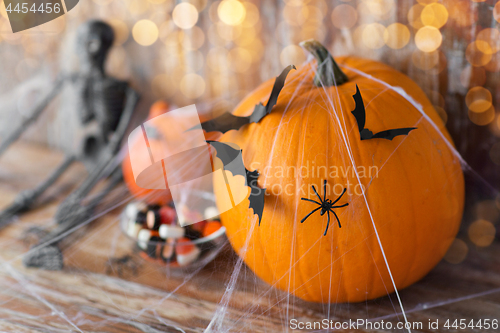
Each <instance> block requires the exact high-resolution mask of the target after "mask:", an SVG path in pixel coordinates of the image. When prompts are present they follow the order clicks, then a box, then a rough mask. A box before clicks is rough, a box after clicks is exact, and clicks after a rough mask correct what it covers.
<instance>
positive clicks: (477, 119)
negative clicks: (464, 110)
mask: <svg viewBox="0 0 500 333" xmlns="http://www.w3.org/2000/svg"><path fill="white" fill-rule="evenodd" d="M468 115H469V120H470V121H472V122H473V123H474V124H476V125H478V126H486V125H488V124H490V123H491V122H492V121H493V120H495V108H494V107H493V105H492V106H491V107H490V108H489V109H487V110H486V111H484V112H480V113H478V112H473V111H471V110H469V112H468Z"/></svg>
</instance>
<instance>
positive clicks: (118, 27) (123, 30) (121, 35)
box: [108, 19, 129, 45]
mask: <svg viewBox="0 0 500 333" xmlns="http://www.w3.org/2000/svg"><path fill="white" fill-rule="evenodd" d="M108 23H109V24H110V25H111V27H113V31H114V32H115V42H114V43H115V45H122V44H123V43H125V42H126V41H127V39H128V35H129V31H128V27H127V24H126V23H125V22H123V21H122V20H118V19H110V20H108Z"/></svg>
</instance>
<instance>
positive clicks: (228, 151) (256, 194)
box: [207, 141, 266, 226]
mask: <svg viewBox="0 0 500 333" xmlns="http://www.w3.org/2000/svg"><path fill="white" fill-rule="evenodd" d="M207 143H208V144H210V145H211V146H212V147H214V148H215V150H216V151H217V158H219V159H220V160H221V162H222V164H223V165H224V169H226V170H228V171H231V172H232V174H233V175H237V174H239V175H242V176H244V177H246V181H247V185H248V186H249V187H250V189H251V191H250V196H249V197H248V200H249V201H250V204H249V206H248V207H249V208H252V209H253V212H254V214H257V215H258V216H259V226H260V221H261V220H262V212H263V211H264V199H265V194H266V189H265V188H260V187H259V186H258V185H257V179H258V178H259V172H258V171H257V170H254V171H250V170H248V169H247V168H246V167H245V165H244V164H243V157H242V150H238V149H234V148H233V147H231V146H230V145H228V144H226V143H223V142H219V141H207ZM231 162H236V163H232V164H231ZM243 168H244V169H245V174H244V175H243V174H241V173H240V170H242V169H243Z"/></svg>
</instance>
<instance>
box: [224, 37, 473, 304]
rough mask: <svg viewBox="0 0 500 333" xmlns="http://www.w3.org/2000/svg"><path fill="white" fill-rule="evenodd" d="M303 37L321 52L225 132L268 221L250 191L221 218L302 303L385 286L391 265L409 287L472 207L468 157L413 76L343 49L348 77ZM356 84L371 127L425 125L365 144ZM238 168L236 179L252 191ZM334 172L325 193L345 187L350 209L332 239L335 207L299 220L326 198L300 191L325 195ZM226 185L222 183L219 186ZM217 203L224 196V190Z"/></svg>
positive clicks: (258, 265) (275, 281)
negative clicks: (268, 105)
mask: <svg viewBox="0 0 500 333" xmlns="http://www.w3.org/2000/svg"><path fill="white" fill-rule="evenodd" d="M304 46H305V48H306V49H308V50H309V51H310V52H311V53H312V54H313V55H314V56H315V58H316V61H312V62H310V63H306V64H305V65H304V66H302V67H300V68H298V70H297V71H292V72H291V74H290V75H289V76H288V78H287V82H286V83H285V86H284V88H283V90H282V91H281V94H280V96H279V98H278V102H277V104H276V106H275V107H274V108H273V110H272V112H271V113H270V114H269V115H267V116H266V117H264V118H263V119H262V120H261V121H260V122H259V123H252V124H249V125H247V126H245V127H243V128H241V129H240V130H238V131H229V132H227V133H225V134H224V135H223V136H222V138H221V140H220V141H223V142H231V143H235V144H237V145H238V146H239V147H241V148H242V150H243V160H244V163H245V165H246V166H247V168H248V169H250V170H254V169H257V170H258V171H259V172H260V174H261V175H260V177H259V178H258V185H259V186H260V187H261V188H267V192H266V198H265V206H264V211H263V215H262V222H261V224H260V226H259V225H258V218H257V216H256V215H254V214H253V211H252V210H251V209H249V208H248V206H249V201H248V200H245V201H243V202H241V203H240V204H238V205H237V206H236V207H235V208H234V209H231V210H229V211H227V212H225V213H223V214H222V215H221V219H222V223H223V225H224V226H225V227H226V229H227V235H228V237H229V241H230V243H231V245H232V246H233V248H234V249H235V250H236V252H237V253H238V254H239V255H240V256H241V257H242V258H243V260H244V261H245V263H246V264H247V265H248V266H249V267H250V268H251V269H252V270H253V271H254V272H255V274H256V275H258V276H259V277H260V278H261V279H263V280H264V281H266V282H268V283H269V284H271V285H272V286H275V287H278V288H280V289H282V290H285V291H287V292H290V293H292V294H294V295H296V296H298V297H300V298H302V299H304V300H307V301H313V302H359V301H364V300H367V299H373V298H377V297H380V296H383V295H387V294H388V293H390V292H392V291H394V285H393V282H392V280H391V276H390V274H389V269H390V272H391V274H392V278H393V279H394V283H395V286H396V287H397V288H398V289H400V288H404V287H407V286H409V285H411V284H412V283H414V282H416V281H418V280H419V279H421V278H422V277H423V276H425V275H426V274H427V273H428V272H429V271H430V270H431V269H432V268H433V267H434V266H435V265H436V264H437V263H438V262H439V261H440V260H441V259H442V257H443V256H444V254H445V253H446V251H447V249H448V247H449V246H450V244H451V243H452V241H453V239H454V237H455V236H456V234H457V232H458V229H459V225H460V221H461V217H462V212H463V204H464V180H463V174H462V170H461V165H460V161H459V159H458V157H457V155H456V154H455V153H454V152H453V148H452V147H453V144H452V143H451V142H452V141H451V138H450V136H449V134H448V132H447V131H446V129H445V127H444V124H443V122H442V120H441V119H440V117H439V116H438V114H437V112H436V111H435V110H434V108H433V107H432V105H431V103H430V101H429V100H428V99H427V97H426V96H425V94H424V92H423V91H422V90H421V89H420V88H419V87H418V86H417V84H416V83H415V82H413V81H412V80H411V79H410V78H408V77H407V76H405V75H403V74H402V73H400V72H398V71H396V70H394V69H392V68H390V67H389V66H387V65H385V64H382V63H379V62H376V61H372V60H366V59H360V58H356V57H341V58H338V64H339V65H340V66H341V67H342V68H343V69H344V73H345V74H344V73H343V72H342V71H341V70H340V68H339V67H338V66H337V64H336V63H335V61H334V60H333V58H332V57H331V56H330V55H329V53H328V51H327V50H326V49H325V48H324V47H323V46H321V44H319V43H317V42H314V41H309V42H306V43H304ZM317 63H320V64H321V65H320V66H319V67H316V66H317ZM362 73H365V74H362ZM273 83H274V80H269V81H267V82H265V83H263V84H262V85H261V86H259V87H258V88H257V89H256V90H255V91H253V92H252V93H251V94H250V95H249V96H248V97H247V98H245V99H244V100H243V101H242V102H241V103H240V104H239V105H238V106H237V107H236V109H235V110H234V112H233V113H234V114H235V115H238V116H248V115H250V114H251V113H252V111H253V109H254V106H255V105H256V104H258V103H259V102H263V103H265V101H266V100H267V98H268V96H269V94H270V91H271V89H272V86H273ZM320 83H321V84H320ZM356 85H358V87H359V89H360V91H361V93H362V97H363V100H364V104H365V107H366V124H367V125H366V127H367V128H369V129H371V130H372V131H374V132H378V131H382V130H386V129H391V128H401V127H410V126H416V127H417V129H416V130H413V131H411V132H410V133H409V134H408V135H407V136H398V137H396V138H394V139H393V140H392V141H390V140H385V139H370V140H363V141H361V140H360V133H359V131H358V126H357V123H356V120H355V118H354V116H353V115H352V114H351V111H352V110H354V107H355V102H354V100H353V95H354V93H355V92H356ZM390 87H398V88H396V89H391V88H390ZM401 91H403V92H401ZM404 94H408V95H409V96H411V98H412V99H413V100H414V103H410V101H409V100H408V99H407V98H405V97H404ZM417 104H419V105H420V106H421V107H422V109H423V112H425V114H426V115H427V117H428V118H430V120H432V122H430V121H428V120H427V119H426V118H424V117H423V115H422V114H421V113H420V112H419V111H418V110H417V109H416V106H417ZM434 124H436V125H434ZM354 168H355V170H356V171H357V174H356V173H355V172H353V169H354ZM370 168H371V169H370ZM370 170H371V171H372V172H371V173H370ZM375 171H376V173H375ZM237 177H238V176H235V177H233V178H235V179H232V180H231V179H230V180H229V181H230V183H232V184H231V185H230V187H231V188H233V185H234V186H235V188H236V187H237V186H239V190H241V191H247V192H248V188H247V187H243V186H242V182H241V181H239V180H237V179H236V178H237ZM358 177H359V178H358ZM325 179H326V180H327V181H328V185H329V189H328V190H327V193H326V198H329V199H332V200H334V199H335V198H337V197H338V196H339V195H340V192H341V191H342V189H343V188H347V189H348V190H347V193H346V194H345V195H344V196H343V198H342V200H341V201H340V202H339V204H340V203H345V202H348V203H349V206H347V207H344V208H342V209H338V210H336V213H337V215H338V217H339V219H340V221H341V224H342V227H341V228H339V227H338V225H337V221H336V220H335V218H334V217H333V216H332V220H331V223H330V227H329V229H328V232H327V234H326V236H323V233H324V230H325V226H326V223H327V215H326V214H325V215H323V216H321V215H320V212H319V211H318V212H316V213H314V214H312V215H311V216H310V217H309V218H308V219H307V220H306V221H305V222H304V223H300V221H301V220H302V219H303V218H304V217H305V216H306V215H307V214H308V213H310V212H311V211H312V210H313V209H314V208H315V207H317V206H316V205H315V204H313V203H310V202H307V201H303V200H301V197H306V198H309V199H312V200H317V197H316V196H315V194H314V192H312V190H311V189H312V186H313V185H314V186H315V188H316V189H318V191H319V193H320V195H321V196H323V195H324V194H323V181H324V180H325ZM362 188H364V194H365V195H364V196H363V190H362ZM223 190H225V189H224V188H215V191H216V195H217V193H218V192H219V191H223ZM217 200H218V202H219V203H222V204H224V205H226V204H227V203H223V202H222V201H223V200H224V199H223V196H218V195H217ZM368 208H369V209H368ZM374 226H375V227H374ZM379 240H380V244H381V245H382V246H380V244H379ZM382 248H383V251H382ZM384 257H385V258H386V259H387V264H388V266H387V265H386V261H385V260H384Z"/></svg>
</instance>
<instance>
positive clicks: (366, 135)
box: [351, 85, 417, 140]
mask: <svg viewBox="0 0 500 333" xmlns="http://www.w3.org/2000/svg"><path fill="white" fill-rule="evenodd" d="M352 97H353V98H354V102H356V107H355V108H354V110H353V111H351V113H352V114H353V115H354V117H355V118H356V122H357V123H358V129H359V135H360V136H361V140H369V139H387V140H392V139H394V137H396V136H398V135H408V133H410V131H412V130H414V129H417V128H416V127H405V128H395V129H390V130H386V131H382V132H378V133H375V134H373V132H372V131H370V130H369V129H368V128H365V121H366V113H365V104H364V103H363V98H362V97H361V93H360V92H359V88H358V85H356V93H355V94H354V95H352Z"/></svg>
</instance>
